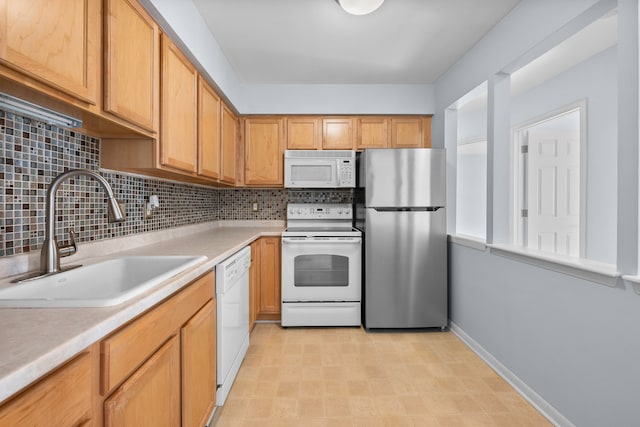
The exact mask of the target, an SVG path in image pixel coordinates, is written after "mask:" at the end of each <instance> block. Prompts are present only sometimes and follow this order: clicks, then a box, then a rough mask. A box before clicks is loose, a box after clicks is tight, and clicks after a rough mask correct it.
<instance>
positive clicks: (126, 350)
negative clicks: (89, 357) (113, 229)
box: [100, 272, 214, 394]
mask: <svg viewBox="0 0 640 427" xmlns="http://www.w3.org/2000/svg"><path fill="white" fill-rule="evenodd" d="M213 293H214V275H213V272H211V273H207V274H206V275H204V276H202V277H200V278H199V279H197V280H196V281H195V282H193V284H191V285H189V286H188V287H187V288H185V289H183V290H182V291H180V292H179V293H178V294H176V295H175V296H173V297H171V298H170V299H168V300H167V301H165V302H163V303H161V304H160V305H158V306H156V307H155V308H152V309H151V310H150V311H148V312H146V313H145V314H143V315H142V316H140V317H138V318H137V319H135V320H134V321H133V322H132V323H129V324H128V325H127V326H125V327H123V328H122V329H120V330H119V331H117V332H115V333H114V334H112V335H111V336H109V337H108V338H106V339H104V340H103V341H102V343H101V345H100V353H101V356H102V357H101V391H102V393H103V394H106V393H107V392H108V391H109V390H111V389H112V388H113V387H115V386H116V385H118V384H119V383H120V382H121V381H122V380H124V379H125V378H126V377H127V376H128V375H129V374H130V373H131V372H132V371H133V370H134V369H136V368H137V367H138V366H140V365H141V364H142V363H143V362H144V361H145V360H146V359H147V358H148V357H149V356H150V355H151V354H152V353H153V352H155V350H156V349H158V348H159V347H160V346H161V345H162V344H163V343H164V342H165V341H166V340H167V339H168V338H169V337H170V336H171V335H173V334H175V333H177V331H178V330H179V329H180V327H181V326H182V325H183V324H184V323H185V322H187V320H189V318H190V317H191V316H193V313H195V312H197V311H198V310H199V309H200V307H202V306H203V305H205V304H206V303H207V301H209V300H210V299H211V298H213Z"/></svg>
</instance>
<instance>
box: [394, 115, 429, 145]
mask: <svg viewBox="0 0 640 427" xmlns="http://www.w3.org/2000/svg"><path fill="white" fill-rule="evenodd" d="M391 146H392V147H393V148H420V147H423V146H424V121H423V118H422V117H403V118H392V119H391Z"/></svg>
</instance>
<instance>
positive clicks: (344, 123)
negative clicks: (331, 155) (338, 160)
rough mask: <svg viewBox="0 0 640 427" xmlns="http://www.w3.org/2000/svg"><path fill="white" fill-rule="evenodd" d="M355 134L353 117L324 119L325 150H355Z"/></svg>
mask: <svg viewBox="0 0 640 427" xmlns="http://www.w3.org/2000/svg"><path fill="white" fill-rule="evenodd" d="M353 141H354V132H353V119H352V118H351V117H341V118H325V119H322V148H323V149H324V150H353V146H354V144H353Z"/></svg>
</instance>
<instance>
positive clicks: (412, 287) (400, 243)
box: [355, 148, 448, 329]
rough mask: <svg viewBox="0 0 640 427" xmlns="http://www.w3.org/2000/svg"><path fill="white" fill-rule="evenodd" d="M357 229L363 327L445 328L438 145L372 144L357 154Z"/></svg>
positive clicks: (444, 238) (441, 152)
mask: <svg viewBox="0 0 640 427" xmlns="http://www.w3.org/2000/svg"><path fill="white" fill-rule="evenodd" d="M357 164H358V184H357V188H356V193H355V204H356V227H358V228H360V229H361V230H362V231H363V232H364V253H363V258H364V259H363V273H364V274H363V307H362V308H363V310H362V311H363V313H362V320H363V325H364V326H365V328H367V329H378V328H385V329H386V328H389V329H401V328H432V327H440V328H445V327H446V326H447V323H448V322H447V317H448V315H447V313H448V311H447V230H446V211H445V206H446V191H445V174H446V158H445V150H443V149H428V148H416V149H411V148H406V149H370V150H365V151H364V152H363V153H361V154H360V155H359V157H358V162H357Z"/></svg>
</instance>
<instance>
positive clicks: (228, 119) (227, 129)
mask: <svg viewBox="0 0 640 427" xmlns="http://www.w3.org/2000/svg"><path fill="white" fill-rule="evenodd" d="M220 120H221V134H220V139H221V151H222V152H221V163H220V164H221V170H220V181H221V182H224V183H227V184H237V183H238V168H237V157H238V133H239V120H238V117H237V116H236V115H235V114H234V113H233V111H231V109H230V108H229V107H227V106H226V105H225V104H224V103H222V113H221V119H220Z"/></svg>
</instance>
